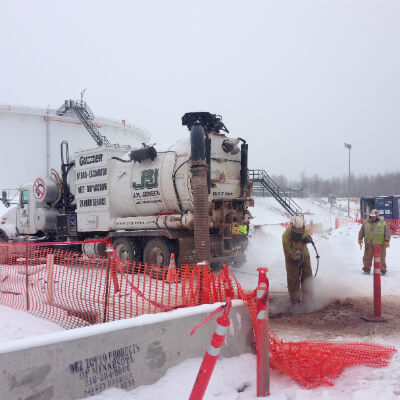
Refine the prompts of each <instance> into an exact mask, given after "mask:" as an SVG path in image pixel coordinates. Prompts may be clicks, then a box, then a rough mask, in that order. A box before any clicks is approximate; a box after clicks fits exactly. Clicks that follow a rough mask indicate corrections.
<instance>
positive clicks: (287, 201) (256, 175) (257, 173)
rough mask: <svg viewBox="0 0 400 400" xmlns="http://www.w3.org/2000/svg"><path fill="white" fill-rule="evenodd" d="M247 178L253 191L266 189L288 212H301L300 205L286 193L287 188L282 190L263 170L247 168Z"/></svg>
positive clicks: (296, 213)
mask: <svg viewBox="0 0 400 400" xmlns="http://www.w3.org/2000/svg"><path fill="white" fill-rule="evenodd" d="M249 178H250V180H251V181H252V182H253V192H257V191H259V190H262V192H263V193H264V190H267V191H268V192H269V193H270V194H271V195H272V196H273V197H274V198H275V200H277V201H278V203H279V204H280V205H281V206H282V207H283V208H284V209H285V210H286V211H287V212H288V213H289V214H290V215H298V214H301V213H302V211H301V207H300V206H299V205H298V204H297V203H296V202H295V201H294V200H293V199H292V198H291V197H290V196H289V195H288V191H287V190H282V189H281V188H280V187H279V185H278V184H277V183H276V182H275V181H274V180H273V179H272V178H271V177H270V176H269V175H268V174H267V173H266V172H265V171H264V170H263V169H249Z"/></svg>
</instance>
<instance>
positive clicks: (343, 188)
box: [271, 172, 400, 197]
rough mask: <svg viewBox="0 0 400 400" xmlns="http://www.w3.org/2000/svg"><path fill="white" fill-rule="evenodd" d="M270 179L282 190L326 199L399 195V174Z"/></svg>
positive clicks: (274, 177) (303, 176)
mask: <svg viewBox="0 0 400 400" xmlns="http://www.w3.org/2000/svg"><path fill="white" fill-rule="evenodd" d="M271 177H272V179H274V180H275V182H276V183H277V184H278V185H279V187H280V188H282V189H289V188H290V189H295V190H302V191H303V193H304V194H305V195H311V196H322V197H327V196H329V195H334V196H337V197H347V196H348V195H350V197H361V196H380V195H382V196H388V195H396V194H398V195H400V172H388V173H385V174H376V175H358V176H356V175H353V174H352V175H350V191H349V178H348V175H347V176H342V177H333V178H327V179H325V178H321V177H320V176H318V175H312V176H308V175H306V174H305V173H301V174H300V177H299V179H297V180H288V179H287V178H286V177H285V176H283V175H275V176H274V175H272V176H271Z"/></svg>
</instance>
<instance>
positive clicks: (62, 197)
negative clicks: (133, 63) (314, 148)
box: [0, 100, 253, 266]
mask: <svg viewBox="0 0 400 400" xmlns="http://www.w3.org/2000/svg"><path fill="white" fill-rule="evenodd" d="M69 102H70V103H68V101H66V104H65V106H64V110H63V111H64V112H66V110H68V108H71V109H74V108H75V109H74V111H75V112H76V113H77V115H78V116H79V114H78V111H79V109H81V111H82V110H84V109H85V107H86V105H85V103H84V102H82V101H81V102H75V103H74V102H73V101H71V100H70V101H69ZM77 110H78V111H77ZM83 114H84V113H83ZM182 124H183V125H184V126H186V127H187V128H188V129H189V131H190V136H189V135H188V137H187V138H185V139H184V140H181V141H179V142H177V143H175V144H173V145H171V146H169V147H167V148H164V149H156V147H155V146H154V145H152V146H149V145H144V144H143V147H142V148H139V149H131V147H130V146H128V145H124V146H122V145H118V144H113V145H112V144H109V142H108V141H106V139H105V138H104V137H102V136H101V135H99V134H98V133H96V132H95V133H94V135H92V136H93V137H94V138H95V140H96V142H97V144H98V146H99V147H97V148H93V149H89V150H84V151H79V152H76V153H75V155H74V157H73V159H70V158H69V151H68V143H67V142H63V143H62V144H61V176H60V174H59V173H58V172H57V171H56V170H54V169H52V170H51V172H50V174H49V175H48V176H47V177H40V178H37V179H36V180H35V181H34V182H33V183H32V184H28V185H24V186H22V187H20V188H19V189H18V197H17V198H18V202H17V205H16V206H15V207H13V208H12V209H10V210H9V211H8V212H7V213H6V214H4V215H3V217H2V218H1V224H0V235H1V239H0V240H2V241H9V242H14V241H15V242H16V241H21V240H23V239H24V238H25V237H26V236H28V237H29V240H30V241H38V242H40V241H46V242H48V241H52V242H60V241H74V240H85V239H96V238H105V237H109V238H111V240H112V242H113V245H114V247H115V249H116V252H117V254H118V256H119V258H120V259H121V260H132V261H140V262H145V263H150V264H156V265H168V264H169V260H170V254H171V253H175V254H176V257H177V261H178V264H184V263H188V264H193V263H196V262H201V261H205V262H207V263H211V265H214V266H217V265H219V264H221V263H230V262H240V261H241V260H243V257H244V251H245V249H246V246H247V240H248V232H249V222H250V219H251V214H250V212H249V211H248V207H249V206H251V205H252V203H253V200H252V199H251V197H250V195H251V193H250V192H251V187H250V184H249V181H248V171H247V154H248V145H247V143H246V142H245V140H243V139H241V138H229V137H227V136H226V133H228V130H227V129H226V127H225V125H224V124H223V122H222V118H221V117H220V116H218V115H214V114H210V113H208V112H197V113H187V114H185V115H184V116H183V117H182ZM88 130H89V129H88ZM91 134H92V132H91ZM2 200H3V203H4V204H6V205H9V203H10V199H9V196H8V193H7V192H5V191H4V192H3V193H2ZM82 247H83V248H82V250H83V252H84V253H86V254H91V255H99V256H104V255H105V244H104V243H96V244H85V245H83V246H82Z"/></svg>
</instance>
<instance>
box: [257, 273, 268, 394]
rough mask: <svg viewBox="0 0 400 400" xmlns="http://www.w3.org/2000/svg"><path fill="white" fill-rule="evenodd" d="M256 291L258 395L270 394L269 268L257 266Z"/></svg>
mask: <svg viewBox="0 0 400 400" xmlns="http://www.w3.org/2000/svg"><path fill="white" fill-rule="evenodd" d="M257 271H258V274H259V275H258V285H257V292H256V299H257V316H256V318H257V319H256V326H255V328H256V332H255V337H256V350H257V397H266V396H269V326H268V325H269V321H268V288H269V283H268V278H267V271H268V269H267V268H257Z"/></svg>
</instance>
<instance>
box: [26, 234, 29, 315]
mask: <svg viewBox="0 0 400 400" xmlns="http://www.w3.org/2000/svg"><path fill="white" fill-rule="evenodd" d="M28 240H29V238H28V236H25V291H26V311H29V308H30V306H29V274H28V272H29V268H28V259H29V246H28Z"/></svg>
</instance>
